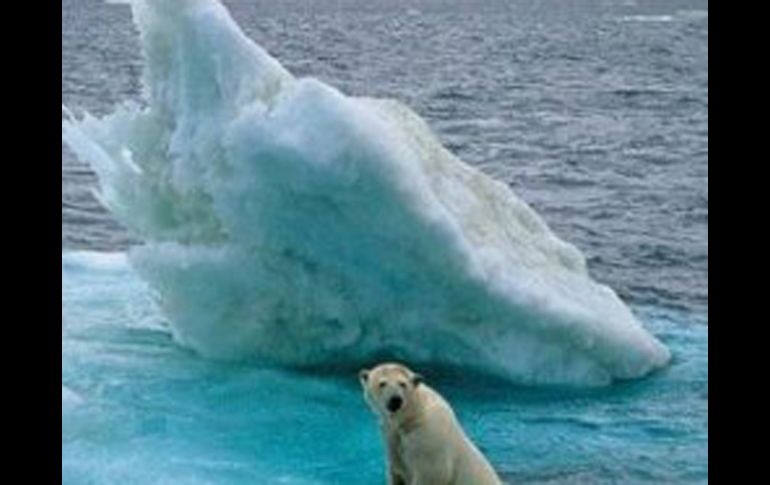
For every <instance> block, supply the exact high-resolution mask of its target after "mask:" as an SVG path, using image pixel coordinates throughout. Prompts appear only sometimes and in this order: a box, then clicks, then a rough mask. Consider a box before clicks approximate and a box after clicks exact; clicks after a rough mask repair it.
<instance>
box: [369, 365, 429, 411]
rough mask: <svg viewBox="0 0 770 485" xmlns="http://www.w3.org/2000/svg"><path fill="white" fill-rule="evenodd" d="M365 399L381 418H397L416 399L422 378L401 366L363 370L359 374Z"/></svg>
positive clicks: (385, 366) (380, 366)
mask: <svg viewBox="0 0 770 485" xmlns="http://www.w3.org/2000/svg"><path fill="white" fill-rule="evenodd" d="M358 377H359V379H360V380H361V386H363V388H364V398H365V399H366V402H368V403H369V406H371V408H372V409H373V410H374V412H376V413H377V414H379V415H380V416H383V417H386V418H389V417H394V416H397V415H398V414H399V413H400V412H402V411H403V410H404V409H408V408H409V407H410V404H411V403H412V401H413V400H414V398H415V390H416V389H417V387H418V386H419V385H420V383H421V382H422V376H420V375H419V374H416V373H414V372H412V371H411V370H409V369H408V368H407V367H405V366H403V365H401V364H394V363H387V364H380V365H378V366H377V367H375V368H374V369H371V370H369V369H362V370H361V371H360V372H359V373H358Z"/></svg>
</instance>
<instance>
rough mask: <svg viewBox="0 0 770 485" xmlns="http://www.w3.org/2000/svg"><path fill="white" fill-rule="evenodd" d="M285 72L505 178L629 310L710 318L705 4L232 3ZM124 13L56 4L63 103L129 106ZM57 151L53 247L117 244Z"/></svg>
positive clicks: (122, 239) (134, 50)
mask: <svg viewBox="0 0 770 485" xmlns="http://www.w3.org/2000/svg"><path fill="white" fill-rule="evenodd" d="M224 3H225V4H226V5H227V6H228V8H229V9H230V11H231V13H232V15H233V16H234V18H235V19H236V21H237V22H238V23H239V24H240V25H241V26H242V27H243V28H244V30H245V31H246V33H247V34H248V35H249V36H250V37H251V38H253V39H254V40H256V41H257V42H258V43H259V44H260V45H262V46H263V47H265V48H266V49H267V50H268V51H269V52H270V53H271V54H273V55H274V56H275V57H277V58H278V59H280V60H281V62H282V63H283V64H284V65H285V66H286V67H287V68H288V69H289V70H290V71H291V72H293V73H294V74H296V75H298V76H303V75H307V76H315V77H318V78H320V79H322V80H323V81H325V82H328V83H329V84H331V85H333V86H336V87H338V88H340V89H341V90H342V91H343V92H346V93H348V94H356V95H369V96H379V97H393V98H397V99H400V100H402V101H405V102H406V103H407V104H409V105H410V106H411V107H413V108H414V109H415V110H416V111H417V112H418V113H419V114H420V115H421V116H422V117H424V118H425V119H426V120H427V121H428V122H429V123H430V125H431V126H432V127H433V129H434V130H435V131H436V133H437V134H438V135H439V136H440V138H441V139H442V140H443V141H444V143H445V145H446V146H447V147H449V148H450V149H451V150H452V151H454V152H455V153H456V154H457V155H459V156H460V158H461V159H463V160H465V161H466V162H468V163H470V164H473V165H476V166H478V167H479V168H481V170H483V171H485V172H486V173H488V174H490V175H492V176H494V177H496V178H498V179H500V180H503V181H505V182H507V183H508V184H510V185H511V187H513V188H514V190H515V191H516V192H517V193H518V194H519V195H520V196H521V197H522V198H523V199H524V200H526V201H527V202H528V203H530V204H531V205H532V206H533V207H534V208H535V209H536V210H537V211H538V212H539V213H540V214H541V215H542V216H543V217H544V218H545V220H546V221H547V222H548V223H549V225H551V226H552V227H553V228H554V230H555V231H556V232H557V234H559V235H560V237H562V238H563V239H566V240H568V241H570V242H572V243H574V244H576V245H577V246H578V247H579V248H580V249H581V250H582V251H583V252H584V254H585V255H586V256H587V258H588V262H589V268H590V271H591V273H592V274H593V276H594V278H596V279H597V280H599V281H602V282H604V283H607V284H609V285H610V286H611V287H613V288H614V289H616V291H618V292H619V294H620V295H621V297H622V298H624V299H625V300H626V301H629V302H630V303H632V304H641V305H656V306H665V307H671V308H675V309H682V310H687V311H690V312H694V313H697V314H699V315H701V316H703V319H704V320H705V315H706V313H707V310H708V2H707V1H704V0H688V1H683V0H667V1H644V0H638V1H634V0H616V1H610V0H581V1H569V2H567V1H560V0H540V1H528V0H514V1H509V0H481V1H471V0H388V1H381V2H365V1H361V0H334V1H311V0H283V1H280V2H278V1H267V0H248V1H247V0H229V1H225V2H224ZM140 66H141V59H140V55H139V45H138V39H137V34H136V32H135V30H134V27H133V24H132V23H131V17H130V15H129V14H128V8H127V7H126V6H125V5H110V4H106V3H104V2H102V1H100V0H62V102H63V103H64V104H65V105H67V106H69V107H74V108H83V109H86V110H88V111H90V112H92V113H95V114H105V113H107V112H109V111H110V110H111V108H112V107H113V105H114V104H115V103H116V102H119V101H121V100H125V99H130V98H137V97H138V96H139V92H140V89H141V87H140V80H139V76H140V70H141V67H140ZM95 182H96V181H95V177H94V175H93V173H92V172H91V171H90V170H89V169H88V167H87V166H85V165H84V164H83V163H82V162H80V161H78V160H76V159H75V157H74V156H73V155H72V154H71V153H70V152H69V150H68V149H67V148H66V147H64V145H62V248H63V249H65V248H66V249H97V250H116V249H124V248H125V247H127V245H128V244H129V243H130V242H131V238H130V236H129V235H128V234H127V233H126V232H125V231H124V230H123V229H122V228H121V227H120V226H118V224H117V223H116V222H114V220H113V219H112V217H111V216H110V215H109V214H108V213H106V212H105V211H104V210H103V209H102V208H101V207H100V205H99V204H98V203H97V202H96V200H95V199H94V197H93V196H92V194H91V191H92V190H93V189H94V187H95Z"/></svg>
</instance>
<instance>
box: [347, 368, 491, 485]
mask: <svg viewBox="0 0 770 485" xmlns="http://www.w3.org/2000/svg"><path fill="white" fill-rule="evenodd" d="M413 376H414V374H413V373H412V372H411V371H410V370H409V369H407V368H405V367H403V366H400V365H398V364H384V365H381V366H378V367H377V368H375V369H373V370H372V371H368V372H367V371H364V372H362V379H361V380H362V384H363V386H364V395H365V398H366V400H367V402H368V403H369V404H370V406H371V407H372V409H373V410H374V411H375V413H377V414H378V415H379V417H380V421H381V428H382V433H383V438H384V439H385V442H386V445H387V450H388V483H389V484H390V485H487V484H489V485H491V484H500V483H502V482H501V481H500V479H499V478H498V476H497V474H496V473H495V471H494V469H493V468H492V466H491V465H490V464H489V462H488V461H487V460H486V458H485V457H484V455H482V453H481V452H480V451H479V450H478V448H476V446H474V444H473V443H472V442H471V440H470V439H469V438H468V436H467V435H466V434H465V432H464V431H463V429H462V427H461V426H460V423H459V422H458V420H457V417H456V416H455V413H454V411H453V410H452V408H451V406H450V405H449V404H448V403H447V402H446V400H444V398H442V397H441V396H440V395H439V394H438V393H437V392H436V391H434V390H433V389H431V388H430V387H429V386H427V385H426V384H424V383H422V382H420V383H418V384H416V385H415V384H412V377H413ZM404 380H406V381H408V382H409V385H407V387H406V388H403V387H399V381H401V382H402V383H403V381H404ZM382 382H384V383H385V384H383V385H382V386H383V387H379V386H380V383H382ZM395 394H398V395H399V396H400V397H402V398H403V399H404V402H405V404H404V405H403V407H402V408H401V409H399V410H398V411H397V412H395V413H391V412H389V411H388V410H387V408H386V403H387V400H388V399H390V398H391V397H392V396H393V395H395Z"/></svg>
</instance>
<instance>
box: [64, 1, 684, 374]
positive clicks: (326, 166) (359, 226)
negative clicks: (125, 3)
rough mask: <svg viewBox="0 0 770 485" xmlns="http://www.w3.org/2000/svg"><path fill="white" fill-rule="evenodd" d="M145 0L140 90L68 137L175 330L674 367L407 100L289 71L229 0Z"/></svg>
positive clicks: (77, 122)
mask: <svg viewBox="0 0 770 485" xmlns="http://www.w3.org/2000/svg"><path fill="white" fill-rule="evenodd" d="M132 11H133V15H134V20H135V22H136V25H137V27H138V29H139V33H140V36H141V45H142V48H143V55H144V72H143V86H144V95H143V99H142V100H141V103H140V104H134V103H125V104H123V105H121V106H119V107H118V108H117V109H116V110H115V112H114V113H113V114H111V115H109V116H106V117H104V118H101V119H97V118H95V117H92V116H90V115H85V116H83V117H81V118H77V117H75V116H72V115H70V116H68V119H67V120H66V121H65V122H64V126H63V137H64V140H65V141H66V143H67V144H68V145H69V146H70V147H71V148H72V149H73V151H74V152H75V153H76V154H77V155H78V156H79V157H80V158H81V159H83V160H86V161H88V162H89V163H90V164H91V166H92V167H93V169H94V170H95V171H96V173H97V175H98V177H99V182H100V188H101V190H100V192H99V197H100V199H101V200H102V202H103V203H104V205H105V206H107V207H108V208H109V209H110V210H111V211H112V213H113V214H114V215H115V217H116V218H117V219H118V220H119V221H120V222H121V223H122V224H124V225H125V226H126V227H127V228H129V229H130V230H131V231H132V232H133V233H134V234H135V235H136V236H138V237H139V238H141V239H142V240H143V241H144V244H143V245H141V246H138V247H136V248H134V249H133V250H132V251H131V254H130V259H131V262H132V264H133V265H134V267H135V268H136V270H137V271H138V272H139V274H140V275H141V276H142V277H143V278H144V279H145V280H146V281H147V282H148V283H149V284H150V286H151V287H152V288H153V289H154V290H155V291H156V292H157V294H158V296H159V300H160V305H161V307H162V308H163V311H164V312H165V314H166V316H167V318H168V320H169V321H170V324H171V329H172V332H173V335H174V337H175V339H176V341H177V342H178V343H179V344H181V345H184V346H187V347H189V348H192V349H194V350H195V351H197V352H199V353H200V354H202V355H204V356H207V357H211V358H217V359H255V360H258V361H261V362H267V363H271V364H275V365H285V366H301V367H302V366H310V367H312V366H318V365H358V364H364V363H371V361H372V360H374V359H379V358H386V357H387V358H399V359H401V360H404V361H407V362H409V363H411V364H412V365H418V364H427V363H431V364H443V365H457V366H463V367H467V368H471V369H474V370H477V371H481V372H486V373H491V374H494V375H498V376H501V377H504V378H507V379H510V380H512V381H517V382H524V383H567V384H576V385H596V384H607V383H609V382H611V381H612V380H613V379H615V378H633V377H639V376H642V375H644V374H646V373H648V372H650V371H651V370H653V369H655V368H657V367H660V366H663V365H664V364H666V362H667V361H668V360H669V352H668V350H667V349H666V348H665V347H664V346H663V345H662V344H661V343H660V342H659V341H658V340H656V339H655V338H654V337H653V336H652V335H650V334H649V333H648V332H647V331H646V330H645V329H644V328H643V327H642V326H641V325H640V323H639V322H638V321H637V319H636V318H635V317H634V315H633V314H632V313H631V311H630V310H629V309H628V307H626V305H625V304H624V303H623V302H622V301H621V300H620V299H619V298H618V297H617V295H616V294H615V293H614V292H613V291H612V290H611V289H610V288H608V287H607V286H605V285H602V284H599V283H596V282H594V281H593V280H592V279H591V278H590V276H589V275H588V272H587V270H586V265H585V260H584V257H583V256H582V255H581V253H580V252H579V251H578V250H577V249H576V248H575V247H573V246H572V245H570V244H568V243H565V242H563V241H562V240H560V239H559V238H557V237H556V236H555V235H554V234H553V233H552V232H551V230H550V229H549V228H548V227H547V225H546V224H545V223H544V222H543V220H542V219H541V218H540V217H539V216H538V215H537V214H536V213H535V212H534V211H533V210H532V209H531V208H530V207H529V206H528V205H527V204H526V203H524V202H523V201H522V200H520V199H519V198H518V197H517V196H516V195H515V194H514V192H513V191H512V190H511V189H510V188H509V187H508V186H506V185H505V184H503V183H500V182H498V181H495V180H493V179H492V178H490V177H488V176H486V175H485V174H483V173H481V172H480V171H478V170H476V169H474V168H473V167H470V166H468V165H466V164H465V163H463V162H462V161H461V160H459V159H458V158H456V157H455V156H454V155H453V154H452V153H450V152H449V151H447V150H446V149H445V148H444V147H442V145H441V144H440V142H439V141H438V140H437V138H436V136H435V135H434V134H433V133H432V132H431V130H430V128H429V127H428V126H427V124H426V123H425V122H424V121H423V120H422V119H421V118H420V117H419V116H418V115H416V114H415V113H414V112H413V111H411V110H410V109H409V108H407V107H406V106H404V105H403V104H401V103H399V102H397V101H394V100H388V99H372V98H357V97H350V96H346V95H344V94H342V93H340V92H339V91H337V90H336V89H334V88H332V87H330V86H328V85H326V84H324V83H322V82H320V81H318V80H316V79H312V78H301V79H300V78H295V77H293V76H292V75H291V74H290V73H289V72H288V71H287V70H286V69H284V68H283V67H282V66H281V65H280V64H279V63H278V61H276V60H275V59H274V58H272V57H271V56H270V55H268V54H267V53H266V52H265V51H264V50H263V49H262V48H261V47H259V46H257V45H255V44H254V43H253V42H252V41H251V40H249V39H248V38H247V37H246V36H245V35H244V34H243V33H242V32H241V30H240V29H239V28H238V26H237V25H236V24H235V22H234V21H233V20H232V19H231V17H230V16H229V14H228V12H227V11H226V9H225V8H224V7H223V6H222V5H221V4H220V3H219V2H216V1H213V0H145V1H141V0H136V1H134V2H132Z"/></svg>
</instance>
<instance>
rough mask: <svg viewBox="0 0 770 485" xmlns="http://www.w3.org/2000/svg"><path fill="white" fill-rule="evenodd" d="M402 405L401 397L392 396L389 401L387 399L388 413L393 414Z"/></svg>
mask: <svg viewBox="0 0 770 485" xmlns="http://www.w3.org/2000/svg"><path fill="white" fill-rule="evenodd" d="M402 404H404V399H403V398H402V397H401V396H392V397H391V398H390V399H388V404H387V408H388V411H390V412H391V413H395V412H396V411H398V410H399V409H400V408H401V405H402Z"/></svg>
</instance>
